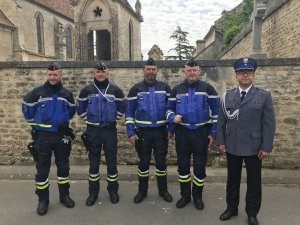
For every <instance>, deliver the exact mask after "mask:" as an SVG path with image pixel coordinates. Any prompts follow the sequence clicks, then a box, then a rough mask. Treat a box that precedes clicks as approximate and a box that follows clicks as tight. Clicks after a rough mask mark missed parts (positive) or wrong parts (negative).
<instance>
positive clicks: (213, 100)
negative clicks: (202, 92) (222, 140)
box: [207, 85, 220, 137]
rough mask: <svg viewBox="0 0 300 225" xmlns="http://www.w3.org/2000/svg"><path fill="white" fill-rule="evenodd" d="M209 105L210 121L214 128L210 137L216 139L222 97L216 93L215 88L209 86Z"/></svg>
mask: <svg viewBox="0 0 300 225" xmlns="http://www.w3.org/2000/svg"><path fill="white" fill-rule="evenodd" d="M207 94H208V100H207V101H208V104H209V107H210V120H211V123H212V127H211V130H210V135H211V136H213V137H216V135H217V122H218V114H219V110H220V97H219V95H218V93H217V92H216V90H215V88H214V87H213V86H211V85H209V86H208V92H207Z"/></svg>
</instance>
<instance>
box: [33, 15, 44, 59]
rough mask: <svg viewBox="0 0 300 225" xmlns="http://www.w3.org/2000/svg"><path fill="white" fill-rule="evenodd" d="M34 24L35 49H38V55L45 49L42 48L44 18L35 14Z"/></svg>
mask: <svg viewBox="0 0 300 225" xmlns="http://www.w3.org/2000/svg"><path fill="white" fill-rule="evenodd" d="M35 22H36V34H37V47H38V53H40V54H44V53H45V48H44V26H43V23H44V18H43V16H42V14H40V13H37V14H36V17H35Z"/></svg>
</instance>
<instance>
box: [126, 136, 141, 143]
mask: <svg viewBox="0 0 300 225" xmlns="http://www.w3.org/2000/svg"><path fill="white" fill-rule="evenodd" d="M137 139H139V138H138V136H137V135H133V136H131V137H129V138H128V141H129V142H130V144H132V145H134V144H135V142H136V141H137Z"/></svg>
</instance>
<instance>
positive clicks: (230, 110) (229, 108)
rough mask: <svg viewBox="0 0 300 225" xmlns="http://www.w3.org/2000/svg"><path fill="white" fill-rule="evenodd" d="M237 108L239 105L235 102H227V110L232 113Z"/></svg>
mask: <svg viewBox="0 0 300 225" xmlns="http://www.w3.org/2000/svg"><path fill="white" fill-rule="evenodd" d="M237 109H238V107H237V106H236V104H234V103H229V104H226V111H229V112H230V113H233V112H234V111H235V110H237Z"/></svg>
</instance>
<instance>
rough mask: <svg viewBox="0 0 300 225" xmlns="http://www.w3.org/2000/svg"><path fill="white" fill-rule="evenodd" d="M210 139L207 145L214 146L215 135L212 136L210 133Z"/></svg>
mask: <svg viewBox="0 0 300 225" xmlns="http://www.w3.org/2000/svg"><path fill="white" fill-rule="evenodd" d="M208 140H209V143H208V146H207V147H209V148H210V147H211V146H212V144H213V143H214V141H215V138H214V137H213V136H211V135H208Z"/></svg>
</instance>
